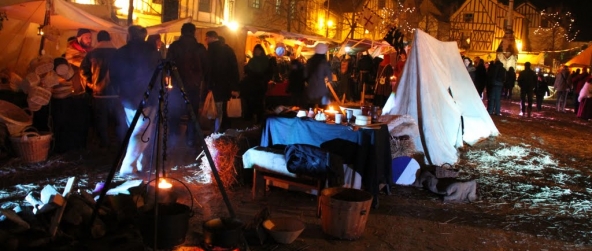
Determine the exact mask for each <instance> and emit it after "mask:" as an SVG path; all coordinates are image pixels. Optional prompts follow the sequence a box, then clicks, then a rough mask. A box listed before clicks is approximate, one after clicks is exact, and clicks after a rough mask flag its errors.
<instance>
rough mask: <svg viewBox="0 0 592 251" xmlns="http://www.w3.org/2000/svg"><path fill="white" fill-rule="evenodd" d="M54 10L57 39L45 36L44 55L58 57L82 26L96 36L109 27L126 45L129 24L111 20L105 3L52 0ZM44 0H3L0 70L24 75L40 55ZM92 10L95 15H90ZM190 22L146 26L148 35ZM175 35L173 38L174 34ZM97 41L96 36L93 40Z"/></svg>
mask: <svg viewBox="0 0 592 251" xmlns="http://www.w3.org/2000/svg"><path fill="white" fill-rule="evenodd" d="M51 2H52V3H53V5H51V7H52V9H53V11H52V12H51V13H52V14H51V16H50V26H51V27H53V28H55V29H57V30H58V31H59V34H60V35H59V37H58V38H57V39H53V40H50V39H46V40H45V42H44V51H45V54H46V55H48V56H51V57H58V56H60V55H62V53H64V51H65V49H66V40H67V38H68V37H70V36H74V35H76V31H77V29H79V28H87V29H91V30H93V31H94V32H93V35H96V32H98V31H99V30H106V31H108V32H109V33H110V34H111V39H112V41H113V43H114V44H115V46H117V47H119V46H122V45H124V44H125V40H126V36H127V27H123V26H120V25H118V24H116V23H114V22H111V21H109V19H111V10H110V9H109V7H108V6H105V5H82V4H74V3H70V2H66V1H65V0H52V1H51ZM47 3H48V2H47V1H45V0H3V1H0V10H1V11H6V13H7V15H8V21H4V28H3V29H2V30H0V48H3V51H2V53H1V54H0V69H2V68H4V67H10V68H11V69H13V70H14V71H15V72H17V73H18V74H20V75H23V74H24V73H25V72H26V71H27V67H28V65H29V62H30V61H31V60H32V59H34V58H35V57H37V56H38V53H39V47H40V44H41V36H39V35H37V31H38V28H39V26H40V25H41V24H43V21H44V18H45V10H46V7H47ZM91 13H92V14H91ZM187 22H191V18H185V19H178V20H173V21H170V22H166V23H162V24H159V25H155V26H151V27H146V28H147V30H148V34H149V35H151V34H159V33H169V32H180V31H181V26H182V25H183V24H184V23H187ZM171 38H172V37H171ZM93 41H96V39H93Z"/></svg>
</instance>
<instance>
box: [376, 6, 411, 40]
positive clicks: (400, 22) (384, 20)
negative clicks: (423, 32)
mask: <svg viewBox="0 0 592 251" xmlns="http://www.w3.org/2000/svg"><path fill="white" fill-rule="evenodd" d="M413 12H415V7H412V8H409V7H405V6H404V5H403V3H402V2H401V1H397V6H395V7H394V8H390V7H384V8H381V9H380V10H378V16H380V17H381V21H380V28H381V29H379V31H381V33H385V32H386V31H387V30H388V29H389V28H390V27H397V28H399V29H400V30H402V31H404V32H406V33H412V32H413V31H415V28H414V27H412V25H411V23H410V22H409V21H408V20H407V17H408V14H412V13H413ZM383 31H384V32H383ZM383 35H384V34H380V36H383Z"/></svg>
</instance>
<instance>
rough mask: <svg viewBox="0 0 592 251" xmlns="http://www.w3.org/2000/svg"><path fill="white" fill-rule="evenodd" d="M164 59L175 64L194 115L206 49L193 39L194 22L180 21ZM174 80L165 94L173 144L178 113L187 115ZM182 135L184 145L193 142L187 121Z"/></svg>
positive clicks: (192, 134) (178, 126) (205, 63)
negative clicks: (168, 105)
mask: <svg viewBox="0 0 592 251" xmlns="http://www.w3.org/2000/svg"><path fill="white" fill-rule="evenodd" d="M167 60H170V61H171V62H172V63H174V64H175V65H176V66H177V71H178V72H179V76H180V77H181V81H183V86H184V87H185V94H186V95H187V99H188V100H189V102H190V103H191V108H192V110H193V112H194V113H195V114H199V103H200V100H201V99H200V97H201V96H200V95H201V93H200V90H201V85H202V82H203V79H204V75H205V73H206V67H207V50H206V47H205V46H204V45H203V44H201V43H198V42H197V39H195V25H194V24H192V23H186V24H183V26H182V27H181V37H179V40H177V41H175V42H173V43H172V44H171V45H170V46H169V49H168V52H167ZM175 81H176V80H175V79H173V91H172V92H170V93H169V104H170V105H171V107H172V109H169V130H170V134H171V135H170V137H172V138H171V140H172V142H171V145H174V144H175V143H176V142H175V141H176V137H177V136H179V134H180V124H181V116H182V115H183V114H187V115H189V111H188V110H187V108H186V105H185V102H184V100H183V97H182V96H181V93H179V92H178V88H179V86H178V83H176V82H175ZM185 137H186V138H185V144H186V145H187V146H193V145H194V144H195V140H196V138H195V127H194V125H193V124H192V123H191V121H190V122H189V123H188V124H187V130H186V135H185Z"/></svg>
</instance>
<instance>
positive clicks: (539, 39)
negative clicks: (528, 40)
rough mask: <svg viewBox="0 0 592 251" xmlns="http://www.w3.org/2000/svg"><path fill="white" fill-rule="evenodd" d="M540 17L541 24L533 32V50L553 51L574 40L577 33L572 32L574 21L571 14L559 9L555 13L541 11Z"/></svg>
mask: <svg viewBox="0 0 592 251" xmlns="http://www.w3.org/2000/svg"><path fill="white" fill-rule="evenodd" d="M541 17H542V20H543V24H542V25H541V26H540V27H539V28H537V29H536V30H534V32H533V37H532V46H533V49H541V50H550V51H554V50H556V49H560V48H563V47H564V46H565V44H566V43H567V42H571V41H573V40H574V39H575V38H576V36H577V34H578V31H575V30H573V24H574V21H575V19H574V18H573V17H572V14H571V12H569V11H565V12H564V11H562V10H561V9H559V10H558V11H556V12H547V11H544V10H543V11H542V12H541Z"/></svg>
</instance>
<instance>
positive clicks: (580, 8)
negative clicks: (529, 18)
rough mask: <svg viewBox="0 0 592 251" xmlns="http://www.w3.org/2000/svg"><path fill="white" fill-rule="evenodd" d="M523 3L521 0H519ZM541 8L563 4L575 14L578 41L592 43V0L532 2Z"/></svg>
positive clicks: (535, 0)
mask: <svg viewBox="0 0 592 251" xmlns="http://www.w3.org/2000/svg"><path fill="white" fill-rule="evenodd" d="M517 1H518V2H522V1H521V0H517ZM530 2H531V3H533V4H534V5H535V6H537V7H539V8H546V7H552V6H556V5H557V4H563V6H564V7H565V8H567V9H569V10H571V12H572V13H573V17H574V18H575V29H577V30H579V31H580V32H579V34H578V37H577V38H576V41H592V29H591V28H590V27H591V26H592V14H591V11H592V1H590V0H563V1H557V0H553V1H550V0H530Z"/></svg>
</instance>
